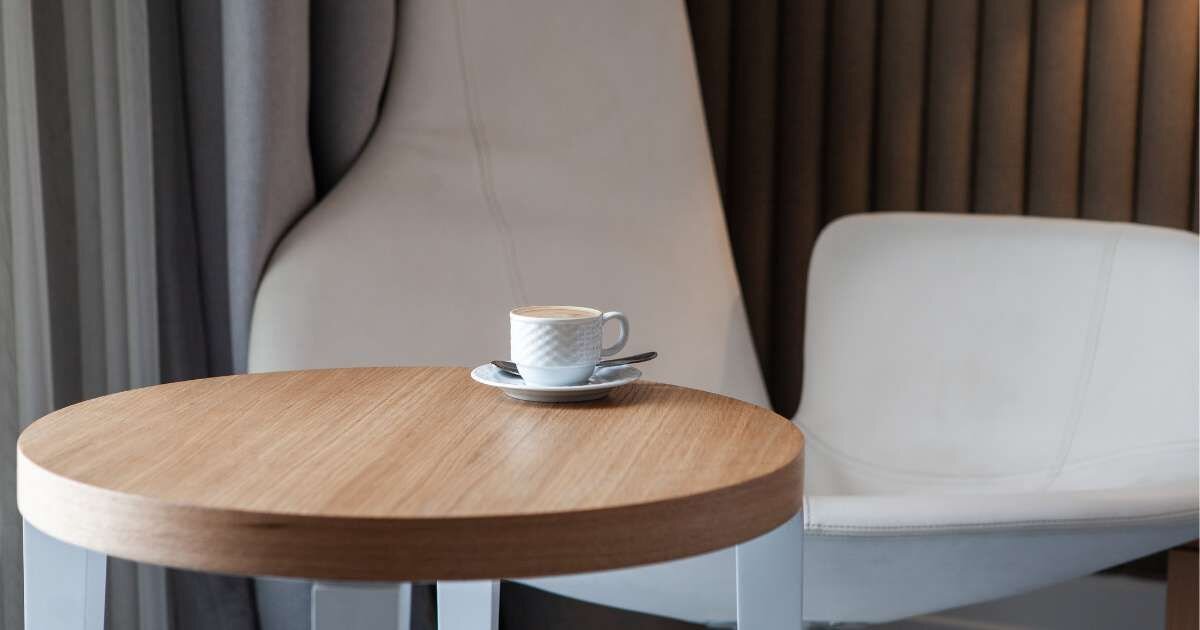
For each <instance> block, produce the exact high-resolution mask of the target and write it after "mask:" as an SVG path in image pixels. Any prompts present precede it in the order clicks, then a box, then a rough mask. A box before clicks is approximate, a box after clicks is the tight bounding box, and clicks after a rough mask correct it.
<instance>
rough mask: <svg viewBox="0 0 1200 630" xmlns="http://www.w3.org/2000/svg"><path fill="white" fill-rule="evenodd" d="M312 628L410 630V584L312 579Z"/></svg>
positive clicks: (332, 629)
mask: <svg viewBox="0 0 1200 630" xmlns="http://www.w3.org/2000/svg"><path fill="white" fill-rule="evenodd" d="M311 613H312V630H334V629H335V628H336V629H337V630H409V624H410V623H411V622H412V585H411V584H371V583H356V582H314V583H313V586H312V608H311Z"/></svg>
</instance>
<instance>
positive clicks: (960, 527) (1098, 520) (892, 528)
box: [805, 508, 1200, 536]
mask: <svg viewBox="0 0 1200 630" xmlns="http://www.w3.org/2000/svg"><path fill="white" fill-rule="evenodd" d="M1197 514H1200V510H1197V509H1196V508H1188V509H1186V510H1176V511H1174V512H1164V513H1161V514H1145V515H1141V516H1121V517H1094V518H1074V519H1070V518H1068V519H1031V520H1024V521H985V522H981V523H939V524H936V525H822V524H820V523H818V522H810V523H809V524H810V525H811V526H812V527H814V528H820V529H823V530H825V531H838V532H846V533H854V532H903V531H913V532H929V531H944V532H946V533H950V532H951V531H972V530H983V529H991V528H994V527H998V526H1003V527H1024V528H1030V527H1048V526H1049V527H1050V528H1053V529H1062V528H1068V527H1073V526H1076V525H1093V526H1107V525H1111V526H1117V525H1128V524H1130V523H1138V522H1146V521H1172V520H1187V519H1189V518H1193V517H1195V516H1196V515H1197ZM805 534H806V535H809V536H820V535H822V534H821V533H820V532H805ZM827 535H828V534H827Z"/></svg>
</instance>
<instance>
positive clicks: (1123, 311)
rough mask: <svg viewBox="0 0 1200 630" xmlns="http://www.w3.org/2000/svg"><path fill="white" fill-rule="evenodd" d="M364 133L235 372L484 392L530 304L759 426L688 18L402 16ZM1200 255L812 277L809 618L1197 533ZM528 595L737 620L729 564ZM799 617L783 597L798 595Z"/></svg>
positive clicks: (285, 254)
mask: <svg viewBox="0 0 1200 630" xmlns="http://www.w3.org/2000/svg"><path fill="white" fill-rule="evenodd" d="M398 24H399V33H398V36H397V46H396V51H395V56H394V60H393V67H392V70H391V77H390V83H389V89H388V96H387V100H386V103H385V104H384V107H383V110H382V112H381V117H380V121H379V125H378V127H377V129H376V131H375V133H374V135H373V137H372V139H371V141H370V143H369V145H368V147H367V148H366V150H365V151H364V153H363V155H362V156H361V157H360V158H359V160H358V162H357V163H356V165H355V166H354V167H353V169H352V170H351V171H350V172H349V174H348V175H347V176H346V177H345V179H344V180H343V181H342V182H341V183H340V184H339V186H338V187H337V189H336V190H334V191H333V192H332V193H331V194H330V195H329V196H328V197H327V198H326V199H325V200H324V201H322V203H321V204H320V205H319V206H318V207H317V208H316V209H314V210H313V211H312V212H311V213H310V214H309V215H307V216H306V217H305V218H304V219H303V220H302V221H301V222H299V223H298V224H297V225H296V226H295V228H294V229H292V231H291V232H290V233H289V234H288V236H287V237H286V238H285V239H284V241H283V242H282V243H281V244H280V246H279V248H278V249H277V250H276V252H275V255H274V257H273V258H272V260H271V262H270V264H269V266H268V268H267V270H266V273H265V276H264V278H263V280H262V284H261V287H260V289H259V293H258V297H257V302H256V305H255V312H254V322H253V327H252V336H251V349H250V366H251V369H252V370H255V371H266V370H279V369H297V368H314V367H327V366H350V365H371V364H433V365H463V366H469V365H475V364H478V363H481V362H483V361H485V360H487V359H490V358H495V357H503V356H506V354H507V321H506V318H505V313H506V311H507V310H508V309H509V308H511V307H512V306H514V305H517V304H523V303H582V304H588V305H593V306H597V307H600V308H619V309H621V310H624V311H625V312H626V313H628V314H629V316H630V317H631V319H632V320H633V330H632V336H631V343H630V346H629V349H630V350H631V351H637V350H643V349H655V350H658V351H659V352H660V353H661V355H662V356H661V358H660V359H659V360H658V361H656V362H655V363H654V364H650V365H649V366H648V367H647V369H646V371H647V376H648V377H649V378H653V379H656V380H662V381H669V382H673V383H678V384H681V385H687V386H691V387H697V388H700V389H705V390H709V391H715V392H719V393H724V394H727V395H731V396H735V397H738V398H741V399H744V400H748V401H751V402H755V403H758V404H764V405H765V404H767V398H766V394H765V390H764V387H763V382H762V378H761V375H760V374H759V371H758V367H757V363H756V360H755V357H754V351H753V348H752V345H751V342H750V336H749V332H748V328H747V324H746V318H745V315H744V312H743V307H742V304H741V298H740V295H739V291H738V285H737V279H736V276H735V274H734V269H733V261H732V256H731V254H730V249H729V244H728V240H727V237H726V233H725V225H724V221H723V218H722V213H721V207H720V201H719V198H718V194H717V190H716V185H715V181H714V177H713V171H712V166H711V162H710V158H709V152H708V145H707V141H706V136H705V130H704V122H703V112H702V109H701V104H700V97H699V90H698V88H697V84H696V79H695V73H694V68H693V60H692V52H691V45H690V41H689V37H688V29H687V21H686V16H685V13H684V10H683V7H682V5H681V3H677V2H676V3H665V2H637V1H634V0H630V1H621V2H587V1H583V0H574V1H556V2H551V1H548V0H521V1H518V2H506V3H491V2H486V1H484V0H457V1H455V2H442V1H440V0H411V1H407V2H403V3H401V4H400V16H399V20H398ZM1196 268H1197V239H1196V237H1195V236H1194V235H1190V234H1186V233H1180V232H1173V231H1168V230H1160V229H1153V228H1145V227H1139V226H1130V225H1115V224H1097V223H1087V222H1074V221H1055V220H1037V219H1019V218H985V217H949V216H938V215H877V216H863V217H855V218H852V219H846V220H843V221H840V222H838V223H836V224H835V225H833V226H831V227H830V228H829V229H828V230H827V231H826V233H825V234H824V235H823V236H822V238H821V240H820V243H819V245H818V248H817V252H816V254H815V259H814V261H813V266H812V277H811V285H810V298H809V314H808V329H807V332H806V334H807V347H806V370H805V373H806V377H805V383H804V401H803V404H802V407H801V410H800V412H799V414H798V416H797V421H798V422H800V424H801V425H802V426H803V427H804V429H805V430H806V432H807V434H808V437H809V443H808V444H809V451H808V480H807V488H806V490H807V492H808V493H809V495H810V496H809V500H808V502H807V506H806V521H807V524H806V532H807V534H808V537H807V539H806V549H805V559H806V562H805V572H806V576H805V577H806V579H805V593H804V597H805V602H804V604H805V614H806V618H811V619H814V620H820V621H864V622H876V621H885V620H889V619H897V618H902V617H905V616H909V615H913V614H918V613H921V612H926V611H931V610H937V609H941V608H946V607H950V606H956V605H961V604H966V603H970V602H975V601H981V600H986V599H991V598H996V597H1001V596H1004V595H1008V594H1012V593H1016V592H1019V591H1022V590H1027V589H1031V588H1035V587H1037V586H1040V585H1043V584H1049V583H1052V582H1055V581H1058V580H1064V579H1068V578H1071V577H1074V576H1078V575H1084V574H1087V573H1090V572H1092V571H1095V570H1097V569H1100V568H1103V567H1106V566H1109V565H1112V564H1115V563H1119V562H1121V561H1123V560H1127V559H1130V558H1134V557H1137V556H1140V555H1144V554H1146V553H1150V552H1152V551H1155V550H1157V549H1161V548H1164V547H1168V546H1171V545H1173V544H1175V543H1177V542H1180V541H1183V540H1186V539H1188V538H1190V537H1194V536H1195V535H1196V527H1197V516H1196V515H1197V472H1196V467H1197V426H1196V424H1197V390H1196V382H1197V332H1196V323H1197V288H1196V287H1197V275H1196ZM525 581H526V582H528V583H530V584H533V585H535V586H538V587H540V588H545V589H548V590H551V591H554V592H557V593H561V594H564V595H569V596H572V597H578V598H582V599H587V600H590V601H595V602H599V603H604V604H608V605H613V606H618V607H623V608H628V609H633V610H640V611H644V612H650V613H655V614H661V615H667V616H671V617H676V618H681V619H687V620H692V621H703V622H726V621H730V620H732V619H733V618H734V610H735V604H734V602H735V595H734V567H733V552H732V550H729V551H721V552H716V553H713V554H708V555H704V556H700V557H697V558H692V559H687V560H682V561H678V562H672V563H666V564H662V565H654V566H650V567H642V568H636V569H628V570H621V571H613V572H605V573H596V574H587V575H580V576H569V577H559V578H548V579H536V580H525ZM797 596H799V594H797Z"/></svg>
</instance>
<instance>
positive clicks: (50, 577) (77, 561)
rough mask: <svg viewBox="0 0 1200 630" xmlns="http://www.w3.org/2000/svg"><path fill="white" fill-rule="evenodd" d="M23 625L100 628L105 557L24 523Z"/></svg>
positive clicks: (49, 629)
mask: <svg viewBox="0 0 1200 630" xmlns="http://www.w3.org/2000/svg"><path fill="white" fill-rule="evenodd" d="M22 540H23V546H24V556H25V627H26V628H30V629H31V630H32V629H34V628H36V629H37V630H104V588H105V584H106V581H107V577H108V558H107V557H106V556H105V555H104V554H102V553H96V552H94V551H88V550H87V549H84V548H82V547H76V546H75V545H71V544H68V543H65V542H62V541H61V540H58V539H56V538H53V537H51V536H47V535H46V534H43V533H42V532H40V531H38V530H37V529H36V528H35V527H34V526H32V525H30V524H29V523H25V524H24V529H23V537H22Z"/></svg>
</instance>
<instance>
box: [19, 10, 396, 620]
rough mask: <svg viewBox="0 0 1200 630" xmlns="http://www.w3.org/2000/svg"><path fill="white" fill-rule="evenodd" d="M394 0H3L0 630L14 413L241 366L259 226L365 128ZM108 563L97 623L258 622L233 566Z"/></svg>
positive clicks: (383, 70)
mask: <svg viewBox="0 0 1200 630" xmlns="http://www.w3.org/2000/svg"><path fill="white" fill-rule="evenodd" d="M394 16H395V4H394V0H362V1H357V2H352V3H343V2H338V1H336V0H290V1H288V2H284V1H282V0H224V1H221V2H217V1H213V0H96V1H95V2H76V1H75V0H6V2H5V3H4V5H3V8H2V10H0V56H2V61H3V63H0V110H2V113H3V115H0V148H2V150H0V209H2V210H3V212H0V379H2V380H0V630H17V629H18V628H20V627H21V616H22V613H21V579H20V574H21V562H20V518H19V515H18V514H17V513H16V508H15V500H14V476H13V468H14V460H13V453H14V444H15V441H16V436H17V434H18V433H19V430H20V428H21V427H23V426H25V425H26V424H28V423H29V422H31V421H33V420H34V419H36V418H37V417H38V416H40V415H43V414H44V413H47V412H49V411H50V410H52V409H54V408H57V407H61V406H63V405H66V404H70V403H72V402H75V401H77V400H80V399H83V398H89V397H93V396H97V395H101V394H104V393H107V392H111V391H117V390H121V389H127V388H129V387H137V386H142V385H148V384H153V383H157V382H168V381H174V380H180V379H187V378H198V377H204V376H212V375H220V374H229V373H234V372H239V371H243V370H244V369H245V366H246V347H247V341H248V336H249V323H250V313H251V309H252V306H253V296H254V291H255V288H256V285H257V282H258V277H259V274H260V272H261V270H262V268H263V266H264V264H265V262H266V260H267V258H268V257H269V255H270V252H271V249H272V247H273V246H274V244H275V243H276V242H277V240H278V239H279V237H280V236H281V235H282V234H283V232H284V231H285V230H286V229H287V228H288V227H289V226H290V225H291V224H292V223H293V222H294V221H295V220H296V219H297V218H298V217H299V216H300V215H301V214H302V213H303V212H304V211H305V210H307V209H308V208H309V207H311V206H312V205H313V203H314V202H315V201H316V199H317V198H318V197H319V196H320V195H321V194H324V192H326V191H328V190H329V189H330V188H332V187H333V186H334V185H336V182H337V180H338V179H339V178H340V177H341V175H342V174H343V173H344V172H345V171H346V169H347V168H348V167H349V166H350V164H351V163H352V162H353V160H354V159H355V158H356V156H357V155H358V153H359V151H360V150H361V148H362V146H363V144H364V143H365V141H366V139H367V137H368V136H369V134H370V131H371V129H372V128H373V125H374V123H375V119H376V116H377V112H378V107H379V102H380V99H381V97H382V93H383V89H384V82H385V79H386V74H387V68H388V66H389V63H390V58H391V50H392V39H393V36H394V26H395V24H394ZM109 584H110V588H109V601H108V621H109V627H113V628H139V629H149V628H167V627H175V628H178V629H190V628H205V629H210V628H229V629H243V628H247V629H248V628H256V627H258V626H259V620H258V614H259V611H258V610H257V607H256V603H255V595H254V589H253V585H252V583H251V581H250V580H247V579H244V578H235V577H227V576H216V575H207V574H199V573H192V572H187V571H174V570H170V571H168V570H163V569H160V568H157V567H147V566H138V565H134V564H132V563H128V562H123V561H119V560H111V561H110V567H109ZM267 614H268V616H269V614H270V611H267ZM302 614H303V616H304V617H305V618H306V617H307V607H306V606H305V607H304V608H303V609H302ZM268 621H269V620H267V619H264V623H263V625H264V626H267V625H269V624H268V623H267V622H268Z"/></svg>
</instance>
